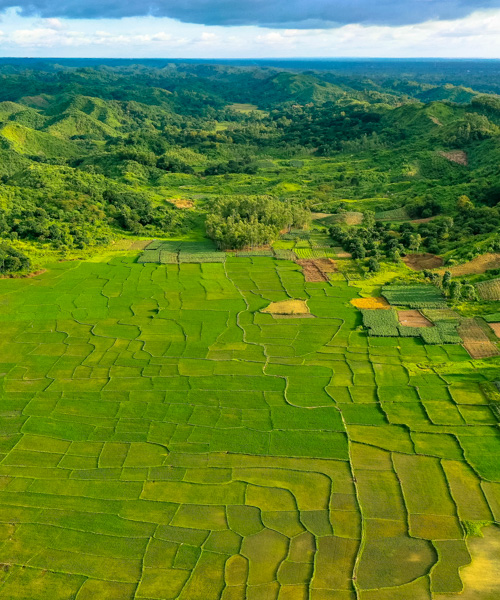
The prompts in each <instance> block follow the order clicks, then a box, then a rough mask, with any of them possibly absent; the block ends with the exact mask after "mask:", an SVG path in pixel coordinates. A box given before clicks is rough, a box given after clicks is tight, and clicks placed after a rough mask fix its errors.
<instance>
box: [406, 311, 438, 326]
mask: <svg viewBox="0 0 500 600" xmlns="http://www.w3.org/2000/svg"><path fill="white" fill-rule="evenodd" d="M398 319H399V322H400V323H401V325H405V326H406V327H434V325H433V324H432V323H431V322H430V321H429V319H426V318H425V317H424V315H423V314H422V313H421V312H420V311H418V310H400V311H399V312H398Z"/></svg>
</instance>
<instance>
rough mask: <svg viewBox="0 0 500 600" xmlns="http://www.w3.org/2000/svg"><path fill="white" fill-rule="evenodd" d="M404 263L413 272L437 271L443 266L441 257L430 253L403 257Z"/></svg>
mask: <svg viewBox="0 0 500 600" xmlns="http://www.w3.org/2000/svg"><path fill="white" fill-rule="evenodd" d="M403 262H404V263H405V265H406V266H407V267H409V268H410V269H412V271H423V270H424V269H436V268H438V267H442V266H443V259H442V258H441V257H440V256H436V255H435V254H429V253H421V254H407V255H406V256H404V257H403Z"/></svg>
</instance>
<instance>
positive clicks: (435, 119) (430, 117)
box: [429, 115, 443, 127]
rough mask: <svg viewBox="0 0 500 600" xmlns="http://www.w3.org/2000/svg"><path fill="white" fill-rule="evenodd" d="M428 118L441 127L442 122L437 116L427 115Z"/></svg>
mask: <svg viewBox="0 0 500 600" xmlns="http://www.w3.org/2000/svg"><path fill="white" fill-rule="evenodd" d="M429 119H430V120H431V121H432V122H433V123H435V124H436V125H439V127H442V126H443V124H442V123H441V121H440V120H439V119H438V118H437V117H433V116H432V115H429Z"/></svg>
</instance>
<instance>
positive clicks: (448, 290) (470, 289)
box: [424, 270, 478, 302]
mask: <svg viewBox="0 0 500 600" xmlns="http://www.w3.org/2000/svg"><path fill="white" fill-rule="evenodd" d="M424 277H425V278H426V279H427V280H428V281H430V282H431V283H433V284H434V285H435V286H437V287H438V288H439V289H440V290H441V291H442V292H443V293H444V294H445V296H447V297H448V298H450V300H452V301H453V302H459V301H460V300H468V301H473V300H477V299H478V296H477V291H476V288H475V287H474V285H472V283H469V282H468V281H466V280H465V281H462V280H460V279H453V278H452V274H451V272H450V271H445V272H444V273H443V275H440V274H439V273H436V272H434V271H427V270H426V271H424Z"/></svg>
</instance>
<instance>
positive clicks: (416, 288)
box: [382, 284, 446, 308]
mask: <svg viewBox="0 0 500 600" xmlns="http://www.w3.org/2000/svg"><path fill="white" fill-rule="evenodd" d="M382 296H384V298H385V299H386V300H387V301H388V302H389V304H392V305H394V306H407V307H408V308H446V301H445V299H444V296H443V295H442V293H441V291H440V290H439V289H438V288H437V287H436V286H434V285H418V284H417V285H386V286H385V287H383V288H382Z"/></svg>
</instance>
